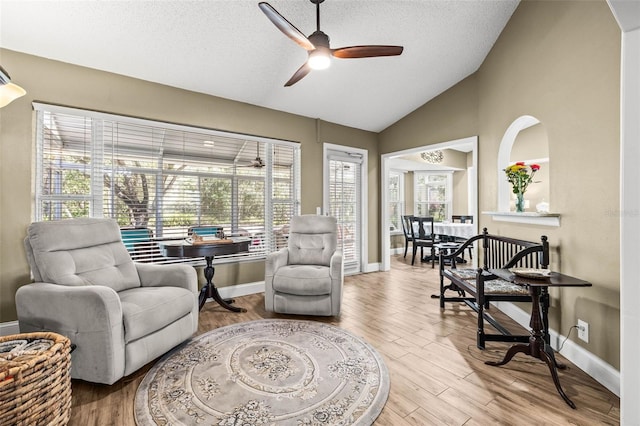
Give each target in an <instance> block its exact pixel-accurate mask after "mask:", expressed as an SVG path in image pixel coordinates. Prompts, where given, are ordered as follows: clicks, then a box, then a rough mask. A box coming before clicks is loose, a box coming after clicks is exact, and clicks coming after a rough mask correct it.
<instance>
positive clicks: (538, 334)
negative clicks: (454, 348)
mask: <svg viewBox="0 0 640 426" xmlns="http://www.w3.org/2000/svg"><path fill="white" fill-rule="evenodd" d="M529 291H530V293H531V300H532V304H531V321H530V322H529V326H530V327H531V336H530V337H529V344H527V345H525V344H521V343H520V344H516V345H513V346H511V347H510V348H509V350H508V351H507V353H506V354H505V356H504V358H503V360H502V361H500V362H496V361H485V364H487V365H492V366H496V367H497V366H500V365H505V364H506V363H508V362H509V361H511V358H513V357H514V355H516V354H517V353H524V354H526V355H529V356H532V357H534V358H538V359H539V360H542V361H544V363H545V364H547V367H549V371H550V372H551V377H552V378H553V383H554V384H555V386H556V390H557V391H558V393H559V394H560V396H561V397H562V399H564V401H565V402H566V403H567V405H569V407H571V408H576V405H575V404H574V403H573V401H571V400H570V399H569V397H568V396H567V394H565V393H564V390H563V389H562V386H561V385H560V378H559V377H558V368H560V369H562V368H565V367H566V366H564V365H562V364H558V363H557V362H556V358H555V355H554V354H553V349H552V348H551V347H550V346H549V345H547V343H546V341H545V340H544V324H543V322H542V315H541V314H540V287H538V286H529Z"/></svg>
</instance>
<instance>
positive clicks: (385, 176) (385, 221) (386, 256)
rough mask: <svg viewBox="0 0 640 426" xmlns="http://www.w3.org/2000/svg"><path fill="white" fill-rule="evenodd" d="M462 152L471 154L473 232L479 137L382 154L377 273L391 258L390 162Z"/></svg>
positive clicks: (469, 190)
mask: <svg viewBox="0 0 640 426" xmlns="http://www.w3.org/2000/svg"><path fill="white" fill-rule="evenodd" d="M447 149H453V150H461V151H464V152H468V153H470V154H471V159H470V163H469V164H468V165H467V168H466V170H467V185H468V186H467V197H468V201H467V205H468V208H467V210H468V213H467V214H470V215H473V216H474V218H475V219H474V224H475V226H476V233H477V227H478V222H479V220H478V179H477V169H478V137H477V136H471V137H468V138H463V139H457V140H452V141H446V142H442V143H437V144H432V145H426V146H421V147H416V148H410V149H406V150H403V151H396V152H390V153H388V154H383V155H382V156H381V173H382V180H381V182H382V185H381V191H380V200H381V214H380V217H381V225H382V229H381V231H380V241H381V242H382V244H381V246H382V247H381V260H380V270H381V271H388V270H389V268H390V265H391V261H390V257H391V249H390V244H391V239H390V235H391V234H390V229H391V220H390V217H389V211H390V209H388V208H387V206H388V204H389V199H390V194H389V187H388V185H387V184H386V182H388V181H389V172H390V170H391V163H392V160H394V159H397V158H399V157H403V156H407V155H414V154H420V153H423V152H433V151H437V150H447Z"/></svg>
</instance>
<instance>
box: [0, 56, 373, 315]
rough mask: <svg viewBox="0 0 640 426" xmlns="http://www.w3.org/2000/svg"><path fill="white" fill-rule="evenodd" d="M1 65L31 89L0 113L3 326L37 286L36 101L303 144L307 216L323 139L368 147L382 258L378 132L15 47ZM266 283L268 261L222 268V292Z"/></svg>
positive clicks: (318, 181)
mask: <svg viewBox="0 0 640 426" xmlns="http://www.w3.org/2000/svg"><path fill="white" fill-rule="evenodd" d="M0 63H2V66H3V67H4V68H6V69H8V70H11V75H12V77H13V78H14V80H15V82H16V83H18V84H20V85H21V86H22V87H24V88H25V89H26V90H27V95H26V96H24V97H22V98H19V99H18V100H16V101H14V102H13V103H11V104H10V105H8V106H6V107H5V108H2V110H0V322H6V321H12V320H15V319H16V318H17V317H16V311H15V303H14V297H15V292H16V290H17V289H18V288H19V287H20V286H21V285H23V284H25V283H28V282H29V281H30V278H29V267H28V265H27V261H26V257H25V254H24V250H23V249H22V240H23V238H24V236H25V234H26V228H27V226H28V225H29V223H30V222H31V221H32V203H33V196H32V182H31V181H32V179H31V178H32V172H33V169H32V151H33V144H34V141H33V117H34V114H33V111H32V107H31V103H32V102H33V101H39V102H45V103H52V104H58V105H64V106H70V107H76V108H82V109H90V110H97V111H104V112H110V113H115V114H122V115H130V116H135V117H141V118H147V119H152V120H160V121H167V122H173V123H179V124H185V125H193V126H201V127H206V128H212V129H220V130H227V131H231V132H239V133H248V134H252V135H260V136H265V137H271V138H280V139H286V140H292V141H296V142H300V143H301V157H302V164H301V170H302V172H301V178H302V200H301V202H302V205H301V206H302V207H301V210H302V213H303V214H305V213H315V211H316V206H321V205H322V161H318V159H319V158H322V142H329V143H333V144H337V145H348V146H354V147H358V148H363V149H367V150H368V151H369V159H368V160H369V170H368V175H369V194H368V196H369V201H370V205H369V209H368V210H369V219H368V221H369V222H368V229H367V230H365V232H367V233H368V238H369V240H368V241H369V263H376V262H378V261H379V257H380V250H379V248H378V247H379V241H378V237H377V235H378V230H379V227H380V225H379V218H378V216H379V215H378V208H377V206H378V198H379V196H378V193H379V191H378V186H379V177H378V176H379V174H380V173H379V163H380V160H379V157H380V156H379V154H378V151H377V134H375V133H371V132H367V131H363V130H358V129H354V128H349V127H345V126H340V125H336V124H332V123H327V122H319V123H316V120H315V119H310V118H306V117H301V116H298V115H293V114H288V113H283V112H279V111H275V110H270V109H267V108H262V107H257V106H254V105H249V104H246V103H241V102H235V101H230V100H227V99H222V98H217V97H214V96H207V95H203V94H199V93H194V92H189V91H186V90H181V89H177V88H173V87H169V86H163V85H160V84H155V83H151V82H147V81H142V80H137V79H133V78H129V77H124V76H121V75H116V74H111V73H106V72H102V71H97V70H94V69H89V68H84V67H79V66H75V65H70V64H66V63H62V62H57V61H52V60H48V59H44V58H40V57H35V56H31V55H25V54H22V53H18V52H14V51H10V50H0ZM318 129H319V134H320V138H319V139H318V138H317V135H316V132H317V130H318ZM262 280H264V263H263V262H248V263H242V264H229V265H221V266H218V267H216V283H217V285H219V286H221V287H224V286H226V285H233V284H241V283H251V282H257V281H262Z"/></svg>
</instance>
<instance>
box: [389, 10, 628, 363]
mask: <svg viewBox="0 0 640 426" xmlns="http://www.w3.org/2000/svg"><path fill="white" fill-rule="evenodd" d="M620 39H621V34H620V30H619V27H618V25H617V24H616V22H615V20H614V18H613V15H612V14H611V11H610V10H609V7H608V5H607V3H606V2H604V1H588V2H578V1H522V2H521V3H520V5H519V6H518V8H517V9H516V11H515V12H514V14H513V16H512V17H511V19H510V21H509V23H508V24H507V26H506V27H505V29H504V30H503V32H502V34H501V35H500V37H499V38H498V40H497V41H496V43H495V45H494V47H493V49H492V50H491V52H490V53H489V55H488V56H487V58H486V59H485V61H484V63H483V64H482V65H481V66H480V68H479V69H478V71H477V72H476V73H475V74H473V75H471V76H470V77H468V78H467V79H466V80H464V81H462V82H460V83H459V84H457V85H456V86H454V87H452V88H451V89H449V90H448V91H446V92H445V93H443V94H441V95H440V96H438V97H437V98H435V99H434V100H432V101H431V102H428V103H427V104H425V105H424V106H422V107H421V108H419V109H418V110H416V111H414V112H413V113H412V114H410V115H409V116H407V117H405V118H403V119H402V120H400V121H398V122H397V123H395V124H394V125H393V126H391V127H389V128H388V129H386V130H385V131H383V132H382V133H381V134H380V145H379V150H380V153H381V154H384V153H389V152H394V151H398V150H400V149H406V148H410V147H414V146H419V145H424V144H427V143H429V144H431V143H438V142H443V141H448V140H453V139H458V138H461V137H465V136H472V135H478V138H479V142H478V181H479V182H478V202H479V211H480V212H483V211H495V210H496V208H497V185H498V184H497V176H498V174H497V154H498V148H499V146H500V142H501V140H502V137H503V135H504V132H505V131H506V129H507V128H508V127H509V125H510V124H511V123H512V122H513V121H514V120H515V119H517V118H518V117H520V116H523V115H532V116H534V117H536V118H538V119H539V120H540V121H541V123H542V124H543V126H544V128H545V130H546V133H547V137H548V143H549V148H548V149H549V157H550V163H549V180H550V195H549V197H550V200H548V201H549V202H550V205H551V210H552V211H553V212H557V213H560V214H561V226H559V227H547V226H539V225H531V224H522V223H518V224H512V223H506V222H497V221H493V220H492V218H491V217H490V216H488V215H483V214H480V217H479V225H480V229H482V228H483V227H487V228H488V229H489V231H490V232H491V233H494V234H501V235H509V236H513V237H517V238H524V239H531V240H537V239H539V238H540V235H543V234H544V235H548V237H549V241H550V244H551V246H552V254H551V257H552V258H551V266H552V268H553V269H554V270H558V271H561V272H563V273H566V274H569V275H573V276H577V277H580V278H583V279H585V280H588V281H590V282H592V283H593V287H591V288H581V289H568V288H562V289H552V298H553V300H552V309H551V313H550V320H551V328H552V329H554V330H556V331H557V332H558V333H560V334H562V335H567V334H568V333H569V328H570V327H571V326H573V325H575V324H576V323H577V320H578V318H579V319H582V320H585V321H587V322H588V323H589V325H590V342H589V343H588V344H587V343H584V342H582V341H581V340H578V339H577V338H576V337H575V336H576V334H577V333H572V334H571V339H572V340H574V341H575V342H576V343H577V344H578V345H581V346H583V347H585V349H587V350H588V351H589V352H591V353H593V354H594V355H596V356H598V357H599V358H601V359H603V360H604V361H606V362H607V363H609V364H611V365H612V366H613V367H615V368H617V369H619V368H620V367H619V366H620V306H619V297H620V276H619V269H620V265H619V260H618V258H619V244H620V240H619V228H620V220H619V215H618V214H616V213H615V212H617V211H618V209H619V192H620V183H619V176H620V172H619V156H620V146H619V140H620V134H619V127H620V113H619V111H620V96H619V93H620V47H621V46H620ZM523 309H525V310H528V306H526V305H524V306H523Z"/></svg>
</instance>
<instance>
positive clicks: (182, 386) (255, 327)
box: [135, 319, 389, 426]
mask: <svg viewBox="0 0 640 426" xmlns="http://www.w3.org/2000/svg"><path fill="white" fill-rule="evenodd" d="M388 395H389V373H388V371H387V367H386V366H385V364H384V362H383V360H382V357H381V356H380V355H379V354H378V353H377V352H376V350H375V349H374V348H373V347H372V346H370V345H369V344H368V343H366V342H364V341H363V340H361V339H360V338H358V337H356V336H354V335H352V334H350V333H349V332H347V331H345V330H343V329H341V328H338V327H335V326H332V325H328V324H324V323H320V322H314V321H298V320H283V319H266V320H258V321H251V322H246V323H240V324H234V325H230V326H227V327H222V328H218V329H216V330H212V331H210V332H208V333H205V334H203V335H200V336H198V337H195V338H193V339H191V340H189V341H187V342H185V343H184V344H182V345H181V346H178V347H176V348H175V349H173V350H172V351H171V352H169V353H167V354H166V355H165V356H164V357H162V359H160V361H158V362H157V363H156V364H155V365H154V366H153V367H152V368H151V370H149V372H148V373H147V374H146V376H145V378H144V379H143V381H142V383H141V384H140V386H139V388H138V390H137V392H136V400H135V418H136V423H137V424H139V425H152V424H157V425H181V424H182V425H193V424H204V425H221V426H224V425H296V426H306V425H370V424H372V423H373V421H374V420H375V419H376V417H378V415H379V414H380V412H381V411H382V408H383V407H384V404H385V402H386V400H387V396H388Z"/></svg>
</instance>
